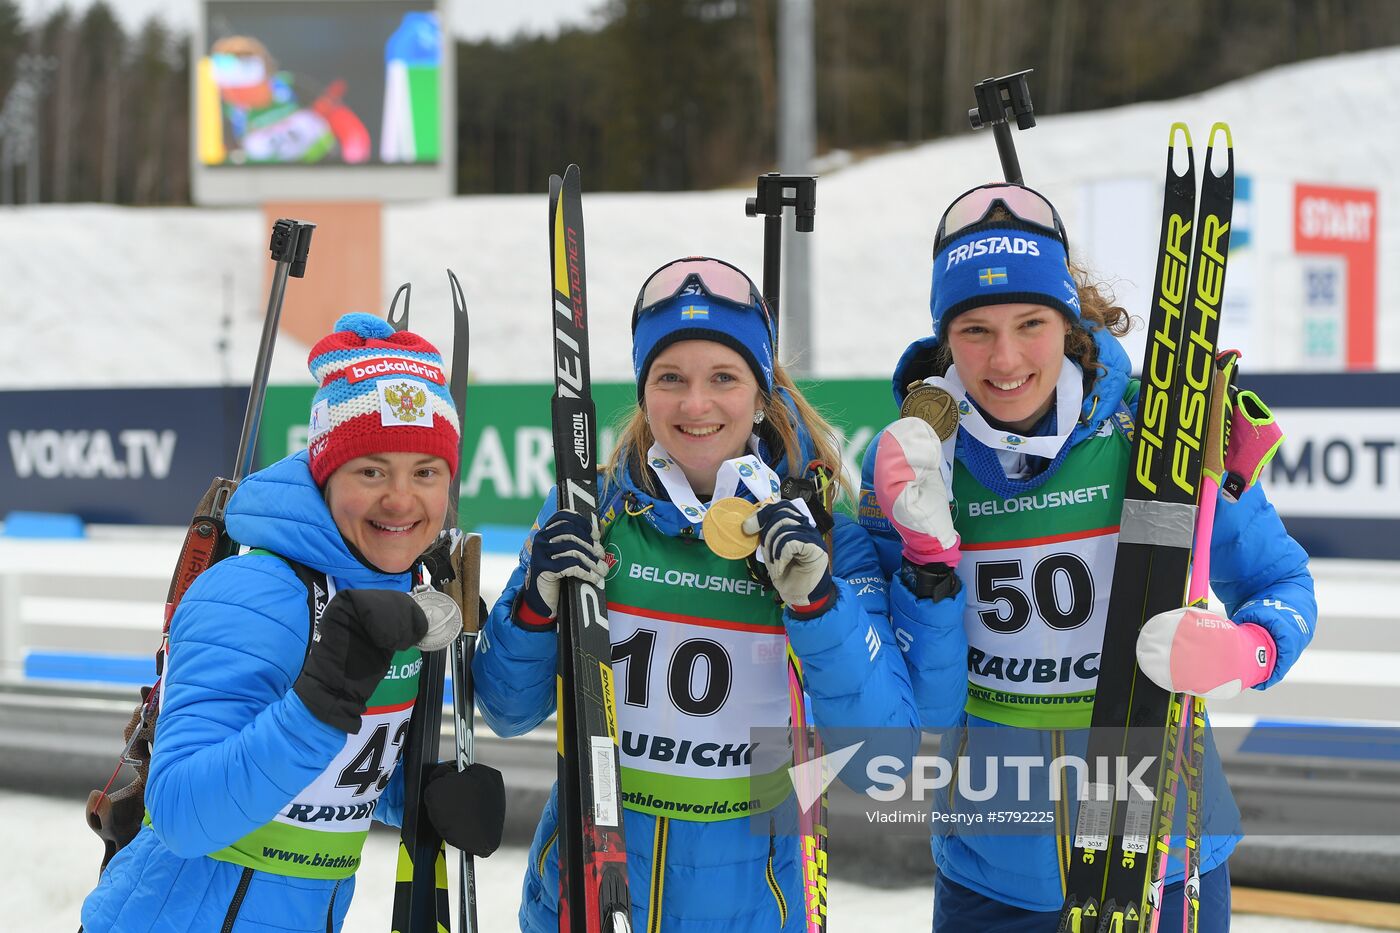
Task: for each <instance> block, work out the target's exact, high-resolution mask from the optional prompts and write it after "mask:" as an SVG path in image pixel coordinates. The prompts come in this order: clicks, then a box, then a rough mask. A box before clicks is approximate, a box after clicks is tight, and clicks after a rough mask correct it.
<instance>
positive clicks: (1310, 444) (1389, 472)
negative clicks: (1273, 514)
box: [1242, 373, 1400, 560]
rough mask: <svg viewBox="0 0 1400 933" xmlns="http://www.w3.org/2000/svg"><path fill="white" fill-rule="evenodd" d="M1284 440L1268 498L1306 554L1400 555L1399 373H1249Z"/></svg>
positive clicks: (1267, 484)
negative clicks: (1275, 419)
mask: <svg viewBox="0 0 1400 933" xmlns="http://www.w3.org/2000/svg"><path fill="white" fill-rule="evenodd" d="M1242 381H1243V384H1244V386H1245V387H1246V388H1250V389H1253V390H1254V391H1256V392H1258V393H1259V396H1260V397H1261V398H1262V399H1264V401H1265V402H1266V403H1267V404H1268V405H1269V407H1270V408H1271V409H1272V410H1273V412H1274V415H1275V417H1276V418H1277V419H1278V422H1279V425H1280V426H1281V427H1282V428H1283V432H1284V442H1283V446H1282V447H1281V448H1279V452H1278V454H1277V455H1276V456H1275V457H1274V460H1273V463H1272V464H1270V466H1269V468H1268V470H1267V471H1266V472H1265V474H1264V477H1263V480H1262V482H1263V484H1264V489H1265V491H1266V492H1267V493H1268V496H1269V501H1271V502H1272V503H1273V504H1274V507H1275V508H1276V509H1278V512H1279V514H1280V515H1282V516H1283V520H1284V524H1285V525H1287V526H1288V531H1289V533H1290V534H1291V535H1293V537H1295V538H1297V539H1298V542H1299V543H1300V544H1302V545H1303V548H1304V550H1306V551H1307V552H1308V554H1310V555H1311V556H1313V557H1344V558H1352V559H1362V560H1400V401H1398V400H1400V373H1328V374H1321V373H1311V374H1308V375H1307V376H1299V375H1282V374H1269V375H1263V376H1247V377H1245V378H1244V379H1243V380H1242Z"/></svg>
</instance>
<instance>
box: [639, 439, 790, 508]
mask: <svg viewBox="0 0 1400 933" xmlns="http://www.w3.org/2000/svg"><path fill="white" fill-rule="evenodd" d="M757 442H758V439H757V438H756V437H754V438H750V440H749V446H750V448H751V449H752V448H755V447H756V445H757ZM647 466H649V467H651V471H652V472H653V473H655V474H656V478H657V479H659V480H660V481H661V485H662V486H664V487H666V492H667V494H668V495H669V496H670V497H671V502H673V503H674V504H675V506H676V508H678V509H680V511H681V514H682V515H684V516H685V518H686V520H687V521H689V522H690V523H691V524H692V525H694V526H695V527H696V529H697V530H699V528H700V523H701V522H702V521H704V519H705V513H706V512H708V511H709V510H710V507H709V505H708V504H706V503H704V502H701V501H700V497H699V496H697V495H695V490H694V489H692V488H691V486H690V480H688V479H686V477H685V473H684V472H683V471H682V470H681V468H680V466H679V465H678V464H677V463H676V461H675V460H674V459H672V457H671V455H670V454H668V453H667V452H666V448H664V447H662V446H661V443H660V442H659V441H658V442H655V443H653V444H652V445H651V450H649V451H647ZM740 483H743V484H744V486H745V488H747V489H748V491H749V492H750V494H752V495H753V500H754V501H755V502H763V501H765V500H768V499H776V498H777V497H778V488H779V486H780V485H781V484H780V483H779V481H778V474H777V473H774V472H773V468H772V467H770V466H769V465H768V464H766V463H764V462H763V461H762V460H760V459H759V458H758V457H756V456H755V455H753V454H745V455H744V456H742V457H734V458H732V459H730V460H726V461H724V462H723V463H721V464H720V465H719V469H718V470H716V471H715V491H714V495H712V496H711V497H710V501H711V502H718V501H719V500H720V499H727V498H729V497H730V496H732V495H734V493H735V492H736V491H738V489H739V484H740Z"/></svg>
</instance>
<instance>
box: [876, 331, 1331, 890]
mask: <svg viewBox="0 0 1400 933" xmlns="http://www.w3.org/2000/svg"><path fill="white" fill-rule="evenodd" d="M1093 333H1094V338H1095V342H1096V343H1097V346H1098V351H1099V362H1100V363H1102V364H1103V366H1104V367H1105V368H1104V369H1103V370H1101V371H1100V373H1099V374H1098V375H1097V376H1096V377H1095V379H1094V380H1093V384H1092V386H1091V387H1090V388H1089V389H1087V390H1086V391H1085V393H1084V404H1083V409H1082V413H1081V418H1080V421H1079V424H1078V425H1077V427H1076V428H1075V429H1074V431H1073V432H1072V433H1071V434H1070V437H1069V440H1068V442H1067V443H1068V444H1069V445H1070V446H1073V445H1076V444H1080V443H1082V442H1084V441H1085V440H1087V439H1089V438H1092V437H1094V436H1095V435H1096V434H1098V433H1099V431H1100V429H1101V428H1102V427H1103V425H1104V421H1105V420H1107V419H1109V418H1110V417H1112V416H1113V415H1114V414H1115V412H1117V411H1118V410H1119V409H1120V400H1122V403H1123V404H1124V405H1126V406H1127V407H1128V409H1129V410H1130V411H1131V410H1133V409H1134V407H1135V405H1136V388H1137V386H1136V383H1135V381H1133V380H1131V379H1130V372H1131V369H1130V362H1129V360H1128V355H1127V353H1125V352H1124V350H1123V348H1122V346H1121V345H1120V344H1119V342H1118V340H1117V339H1116V338H1114V337H1113V335H1112V334H1110V333H1109V332H1108V331H1107V330H1096V331H1094V332H1093ZM936 346H937V337H936V336H929V337H924V338H921V339H919V340H916V341H915V342H914V343H913V344H911V345H910V346H909V348H908V349H907V350H905V352H904V354H903V356H901V358H900V360H899V363H898V364H897V365H896V366H895V371H894V377H893V386H894V395H895V400H896V403H902V402H903V400H904V397H905V395H906V394H907V388H906V387H907V386H908V385H909V384H910V383H912V382H914V381H916V380H920V379H923V378H925V377H927V376H929V375H932V374H933V371H932V367H931V361H932V353H933V350H934V349H935V348H936ZM879 442H880V438H879V437H876V439H875V441H874V442H873V443H871V445H870V447H869V448H868V449H867V451H866V454H865V459H864V462H863V464H862V471H861V472H862V479H861V495H860V509H859V520H860V522H861V524H862V525H863V526H864V527H865V528H866V530H867V531H869V532H870V536H871V539H872V540H873V541H874V543H875V547H876V550H877V552H878V553H879V555H880V564H881V567H882V570H883V572H884V573H885V575H886V578H887V579H888V578H889V577H890V576H891V575H894V574H896V573H897V570H898V568H899V565H900V551H901V542H900V539H899V535H898V533H897V532H896V531H895V530H894V528H893V527H892V526H891V525H890V523H889V521H888V519H886V518H885V516H884V513H883V512H882V511H881V510H880V507H879V504H878V503H877V502H876V500H875V494H874V471H875V454H876V451H877V450H878V446H879ZM968 446H969V439H968V437H967V435H966V434H965V433H964V432H962V431H959V434H958V439H957V448H956V449H957V453H956V456H957V457H958V459H959V461H961V462H962V464H963V465H964V466H966V467H967V468H968V469H969V470H970V471H971V472H972V475H973V476H974V477H976V478H977V479H978V480H979V481H980V482H982V483H984V484H986V485H987V486H988V487H989V488H996V485H997V484H998V483H999V482H1001V483H1004V481H1005V478H1004V476H999V477H998V476H991V475H987V476H984V475H981V472H980V471H982V470H985V469H986V468H987V466H989V465H990V468H991V469H992V470H998V469H999V467H997V466H996V461H995V458H994V457H993V458H986V457H983V458H976V457H973V458H968V457H965V456H964V453H965V451H966V449H967V448H968ZM1059 462H1060V461H1059V460H1057V461H1054V462H1052V464H1051V465H1050V467H1049V468H1048V469H1047V474H1048V473H1050V472H1053V470H1055V469H1056V468H1057V467H1058V464H1059ZM1047 478H1048V476H1047ZM1210 583H1211V588H1212V589H1213V590H1214V591H1215V594H1216V596H1217V597H1218V598H1219V599H1220V600H1221V601H1222V602H1223V603H1224V604H1225V608H1226V612H1227V614H1228V615H1229V617H1230V618H1231V619H1233V620H1234V621H1235V622H1253V623H1256V624H1258V625H1261V626H1263V627H1264V629H1266V630H1267V631H1268V632H1269V634H1270V636H1272V638H1273V639H1274V643H1275V644H1276V645H1277V646H1278V660H1277V664H1276V666H1275V668H1274V672H1273V675H1272V676H1271V677H1270V678H1269V679H1268V680H1267V681H1265V682H1264V683H1262V684H1260V685H1259V686H1258V687H1257V688H1256V689H1261V690H1262V689H1264V688H1267V687H1269V686H1272V685H1273V684H1276V683H1278V681H1279V680H1281V679H1282V678H1283V676H1284V675H1285V674H1287V673H1288V669H1289V668H1290V667H1292V666H1293V664H1294V662H1295V661H1297V660H1298V656H1299V655H1300V654H1301V653H1302V651H1303V649H1304V648H1306V647H1307V645H1308V642H1310V641H1311V640H1312V636H1313V632H1314V630H1315V628H1316V625H1317V601H1316V599H1315V597H1314V595H1313V581H1312V577H1311V575H1310V574H1309V572H1308V556H1307V554H1306V553H1305V552H1304V551H1303V549H1302V547H1300V546H1299V545H1298V543H1297V542H1296V541H1294V540H1293V539H1292V538H1291V537H1289V535H1288V531H1287V530H1286V529H1285V528H1284V526H1283V522H1282V521H1281V520H1280V519H1279V517H1278V514H1277V513H1276V512H1275V511H1274V508H1273V506H1272V505H1270V504H1269V501H1268V499H1267V498H1265V496H1264V491H1263V489H1262V488H1261V487H1259V486H1257V485H1256V486H1254V487H1253V488H1251V489H1250V490H1249V492H1247V493H1246V494H1245V495H1244V496H1242V497H1241V498H1240V500H1239V501H1238V502H1230V501H1228V500H1226V499H1225V498H1224V497H1223V496H1222V497H1221V498H1220V500H1219V505H1218V507H1217V510H1216V517H1215V529H1214V533H1213V537H1212V540H1211V581H1210ZM1103 584H1104V585H1107V584H1108V581H1103ZM892 595H893V596H894V597H895V599H894V600H893V601H894V602H895V603H896V605H897V603H898V595H899V591H898V590H897V589H895V590H894V591H893V594H892ZM919 605H920V608H921V609H922V610H923V611H921V612H913V613H904V614H899V613H897V616H898V617H899V618H901V619H903V621H904V633H901V634H900V636H899V637H900V638H901V645H906V643H907V647H906V648H905V655H904V657H905V660H906V661H907V662H908V664H909V676H910V681H911V682H912V684H913V688H914V696H915V699H916V701H917V702H918V704H919V713H920V716H921V720H922V723H923V727H924V728H925V729H926V730H930V731H942V730H946V729H949V728H950V727H951V728H953V729H959V728H962V727H968V728H977V729H979V730H994V729H1015V727H1011V726H1005V725H1003V724H1000V723H994V722H991V721H989V720H986V719H983V718H981V717H978V716H974V715H971V714H969V713H966V712H965V710H964V705H965V704H966V701H967V676H968V640H967V634H966V631H965V629H964V625H965V624H972V623H970V622H967V621H966V620H965V617H964V615H965V613H964V610H965V605H966V591H964V590H959V592H958V593H957V595H956V596H954V597H953V598H950V599H945V600H942V601H940V602H937V603H932V602H930V601H929V600H922V601H920V604H919ZM1015 731H1016V732H1018V733H1025V734H1023V735H1011V734H1008V736H1007V738H1006V741H1007V742H1008V743H1012V742H1014V743H1016V745H1017V750H1018V752H1019V753H1022V754H1026V753H1030V752H1031V751H1032V749H1031V748H1027V747H1026V744H1027V743H1029V744H1030V745H1032V746H1038V747H1039V748H1040V749H1041V753H1042V754H1045V755H1046V756H1047V757H1054V751H1058V752H1060V753H1070V754H1074V753H1076V751H1077V752H1078V753H1079V754H1083V748H1082V744H1081V743H1082V742H1083V741H1084V738H1085V736H1084V735H1083V732H1084V731H1085V730H1078V732H1077V734H1072V735H1070V736H1068V737H1064V736H1062V737H1060V738H1056V737H1055V736H1054V735H1052V734H1051V733H1049V732H1046V733H1039V734H1037V733H1035V732H1034V731H1032V730H1015ZM988 734H989V733H985V732H984V733H982V735H983V736H986V735H988ZM945 740H946V737H945ZM1057 741H1066V742H1067V745H1061V746H1059V747H1058V749H1054V748H1052V743H1054V742H1057ZM1076 745H1080V747H1079V748H1078V749H1076ZM1204 782H1205V793H1204V798H1205V801H1204V805H1203V808H1202V818H1203V822H1202V825H1203V826H1204V827H1205V831H1206V834H1205V835H1204V836H1203V838H1202V843H1201V845H1202V859H1201V865H1200V868H1201V871H1202V873H1205V872H1207V871H1210V870H1211V869H1212V868H1215V867H1216V866H1218V865H1220V864H1222V863H1223V862H1224V861H1225V860H1226V859H1228V858H1229V856H1230V853H1231V852H1233V851H1234V848H1235V846H1236V844H1237V843H1238V842H1239V840H1240V836H1239V835H1238V834H1237V833H1238V811H1237V810H1236V809H1235V805H1234V801H1233V799H1232V797H1231V796H1230V791H1229V786H1228V785H1227V784H1226V781H1225V775H1224V771H1223V770H1222V769H1221V767H1220V758H1219V754H1218V753H1217V752H1216V750H1215V745H1214V742H1213V741H1212V740H1211V739H1210V737H1209V735H1208V736H1207V745H1206V764H1205V776H1204ZM972 786H974V787H975V786H977V785H976V784H973V785H972ZM1077 799H1078V798H1077V788H1075V789H1073V790H1071V800H1077ZM1075 816H1076V812H1075V809H1074V808H1073V806H1071V808H1070V809H1069V811H1068V814H1067V817H1068V818H1067V819H1065V818H1064V815H1062V814H1057V817H1056V820H1057V825H1056V826H1055V832H1054V833H1053V834H1052V833H1049V832H1043V833H1040V834H1038V835H1034V836H1026V835H998V834H992V833H975V832H968V833H948V832H946V831H941V832H937V833H935V834H934V835H933V856H934V861H935V862H936V863H937V865H938V870H939V871H940V872H944V873H946V874H947V876H948V877H949V878H951V879H952V880H953V881H955V882H957V883H958V884H960V885H962V886H964V887H966V888H970V889H972V890H974V891H977V892H979V893H981V894H983V895H985V896H987V897H990V898H994V899H996V900H1000V901H1003V902H1005V903H1007V904H1011V905H1014V906H1016V907H1020V908H1023V909H1026V910H1038V911H1058V910H1059V909H1060V907H1061V905H1062V903H1063V900H1064V887H1063V880H1062V879H1063V869H1064V868H1065V867H1066V866H1064V865H1063V864H1062V862H1063V858H1062V856H1061V853H1060V851H1059V849H1058V848H1057V838H1056V837H1057V836H1062V834H1066V833H1068V834H1070V837H1071V838H1072V835H1073V827H1074V822H1073V821H1074V817H1075ZM1176 817H1177V823H1176V826H1175V828H1174V833H1173V835H1174V836H1176V837H1177V838H1180V834H1182V833H1183V832H1184V829H1185V823H1184V817H1185V807H1180V806H1179V807H1178V808H1177V810H1176ZM1065 824H1067V825H1065ZM1212 828H1218V831H1216V832H1212ZM1068 851H1069V847H1068V846H1066V847H1065V848H1064V852H1065V853H1067V852H1068ZM1182 878H1183V871H1182V865H1181V862H1180V861H1179V859H1177V858H1176V857H1175V856H1173V857H1172V859H1171V861H1170V863H1169V865H1168V876H1167V883H1168V884H1171V883H1175V882H1178V881H1181V880H1182Z"/></svg>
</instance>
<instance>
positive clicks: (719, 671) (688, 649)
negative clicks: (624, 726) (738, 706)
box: [612, 628, 734, 716]
mask: <svg viewBox="0 0 1400 933" xmlns="http://www.w3.org/2000/svg"><path fill="white" fill-rule="evenodd" d="M655 652H656V632H654V631H652V630H651V629H646V628H639V629H637V630H636V631H635V632H633V633H632V634H631V636H630V637H628V639H627V640H626V641H620V642H618V643H617V644H615V645H613V646H612V662H613V664H619V663H621V662H623V661H625V662H627V676H626V677H625V678H624V680H623V684H624V693H623V701H624V702H626V703H627V705H629V706H648V705H649V702H650V697H649V693H650V687H651V665H652V655H653V654H655ZM697 669H700V670H697ZM702 672H703V674H704V683H703V684H701V683H697V676H696V675H697V673H702ZM733 685H734V662H733V661H732V660H730V657H729V652H727V651H725V650H724V646H723V645H721V644H720V643H719V642H717V641H711V640H710V639H708V638H689V639H686V640H685V641H683V642H681V643H680V644H678V645H676V649H675V651H674V652H672V654H671V660H670V663H669V664H667V668H666V688H667V693H669V694H670V697H671V702H672V703H674V704H675V705H676V709H678V710H680V711H681V712H683V713H688V714H690V715H691V716H711V715H714V714H715V713H717V712H719V711H720V709H721V708H723V706H724V701H725V700H727V699H729V690H730V688H731V687H732V686H733Z"/></svg>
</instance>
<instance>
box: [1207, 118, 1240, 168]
mask: <svg viewBox="0 0 1400 933" xmlns="http://www.w3.org/2000/svg"><path fill="white" fill-rule="evenodd" d="M1217 133H1219V134H1220V135H1222V136H1224V137H1225V159H1224V163H1225V164H1224V165H1220V166H1218V167H1217V164H1216V160H1217V158H1219V157H1218V156H1217V155H1216V148H1215V136H1216V134H1217ZM1206 171H1207V172H1209V173H1210V174H1211V175H1214V176H1215V177H1216V178H1224V177H1225V176H1226V175H1232V174H1233V173H1234V171H1235V141H1234V138H1233V137H1232V136H1231V135H1230V124H1228V123H1223V122H1222V123H1215V124H1213V125H1212V126H1211V128H1210V145H1209V146H1207V147H1206Z"/></svg>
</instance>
